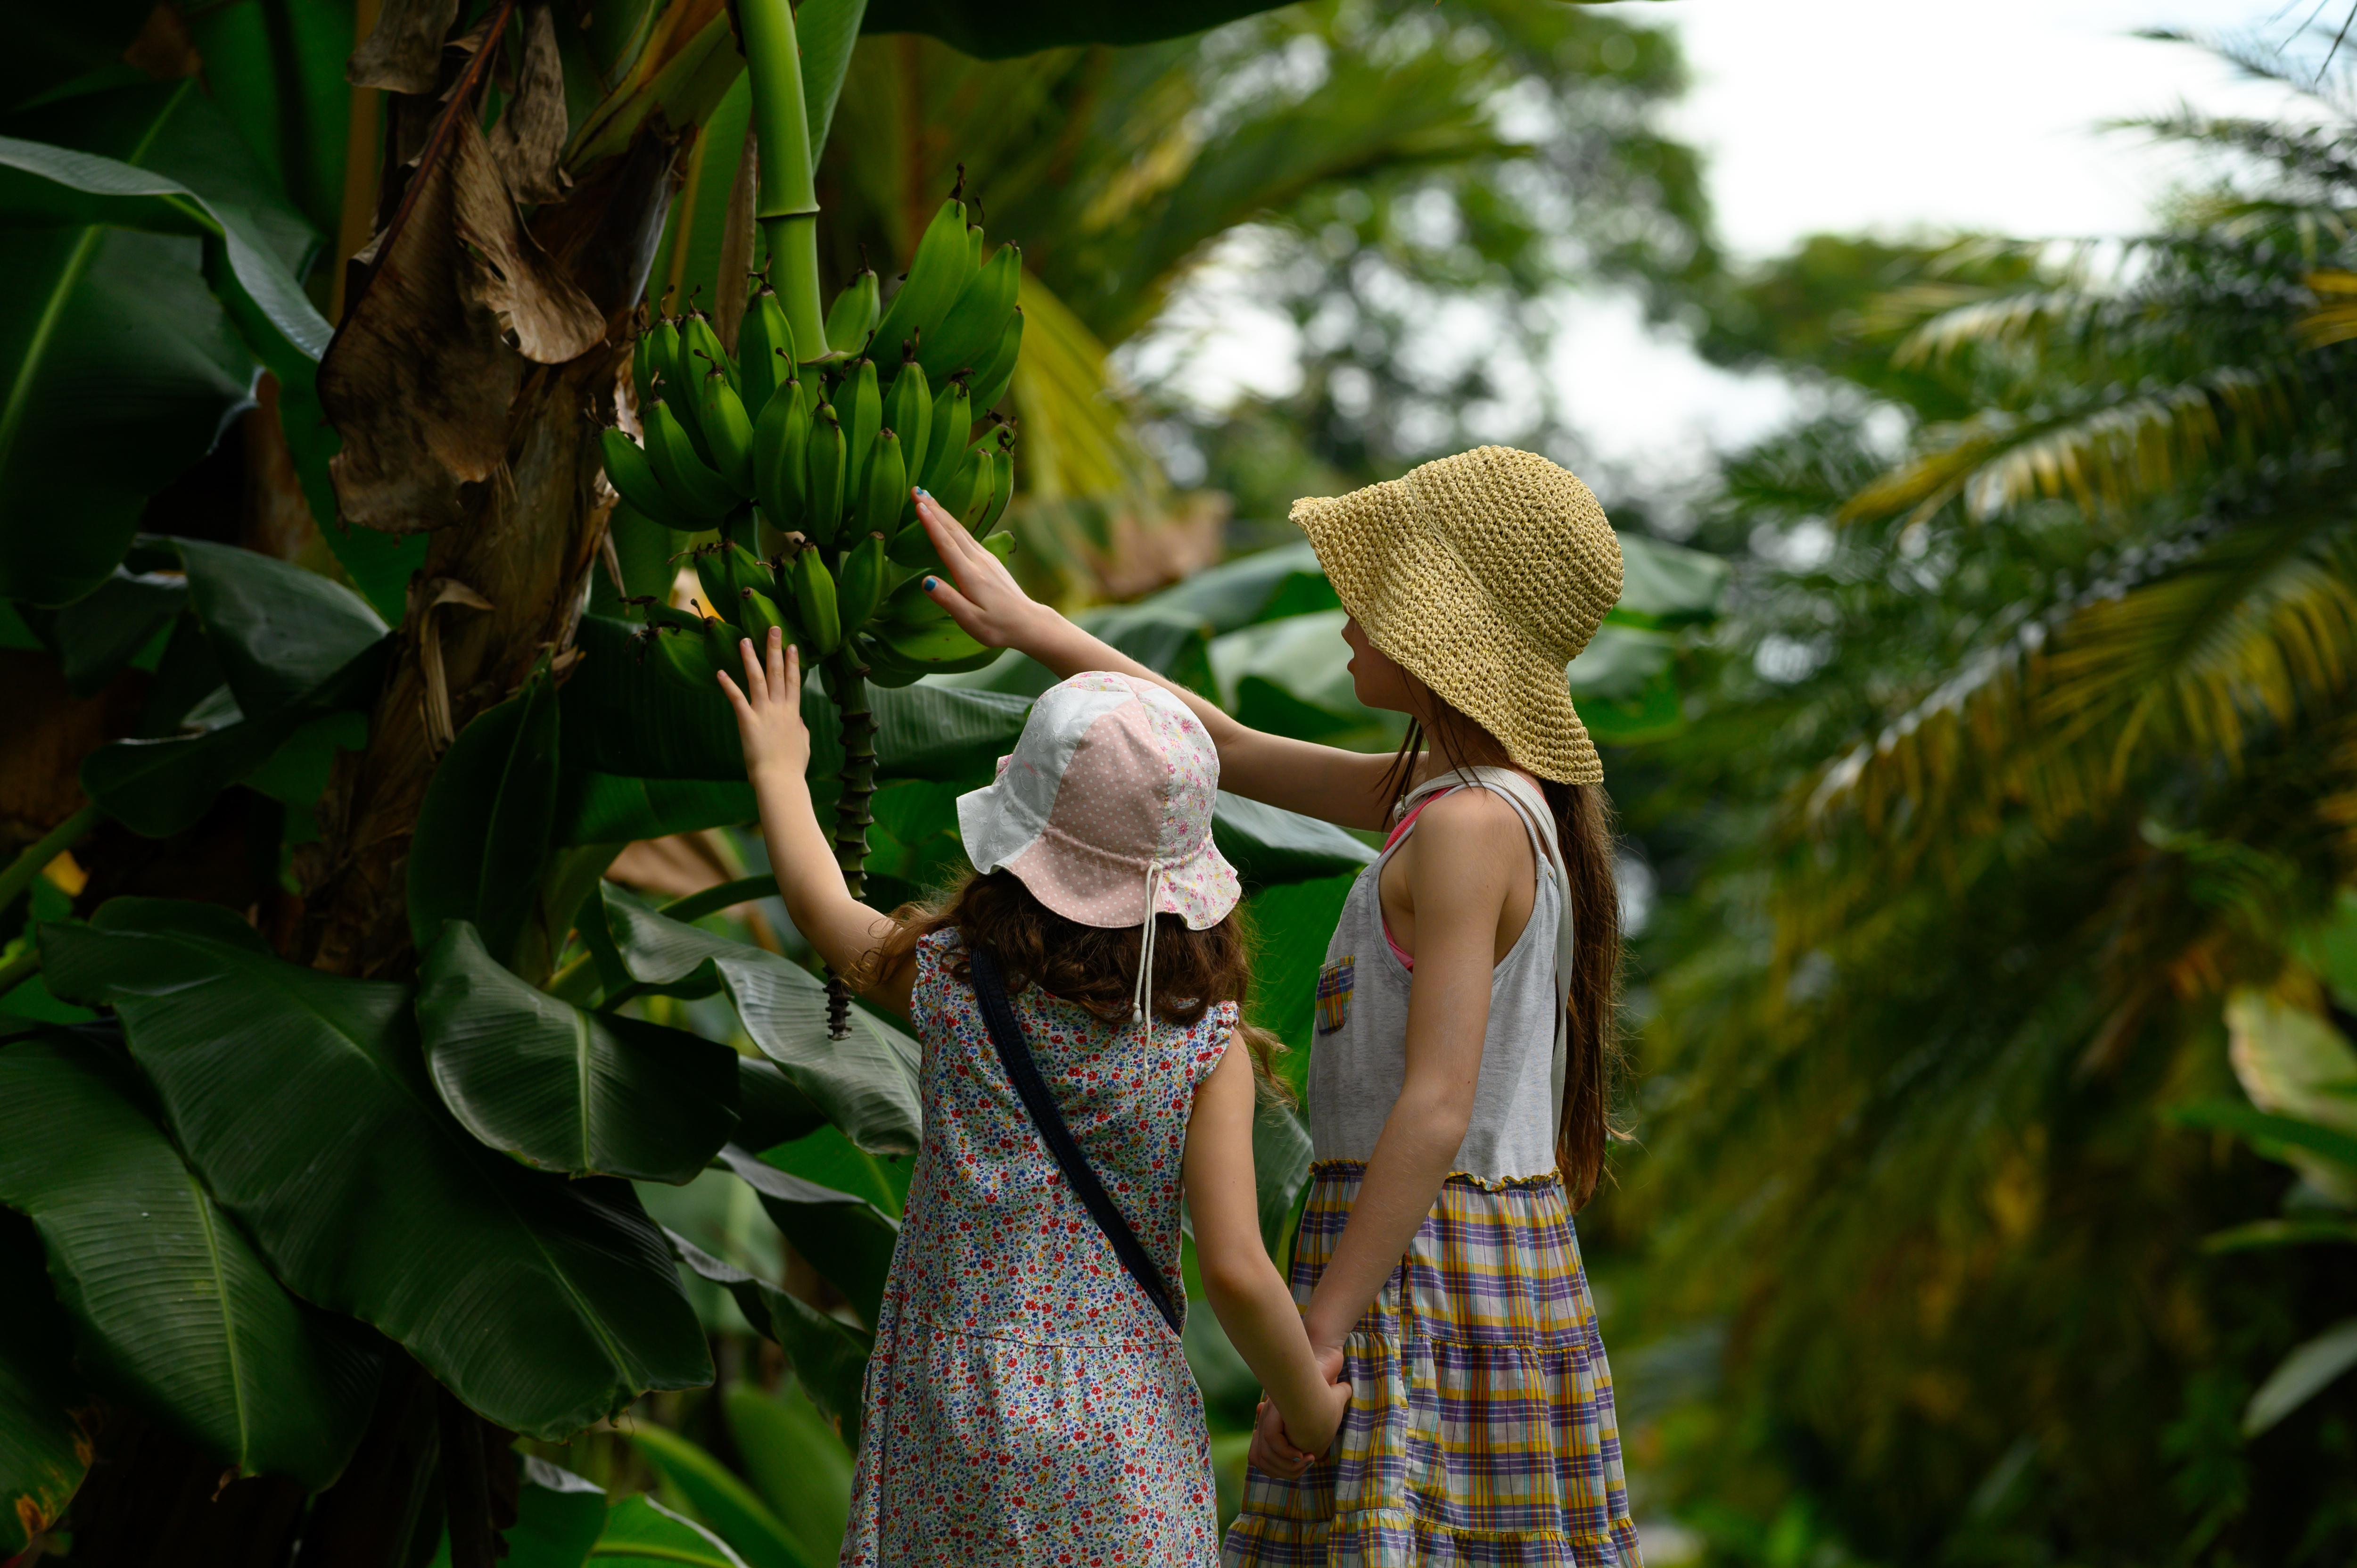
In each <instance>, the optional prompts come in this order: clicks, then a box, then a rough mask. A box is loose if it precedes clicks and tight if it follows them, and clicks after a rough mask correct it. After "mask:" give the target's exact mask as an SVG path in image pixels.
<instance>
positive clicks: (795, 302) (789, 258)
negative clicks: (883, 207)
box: [737, 0, 827, 363]
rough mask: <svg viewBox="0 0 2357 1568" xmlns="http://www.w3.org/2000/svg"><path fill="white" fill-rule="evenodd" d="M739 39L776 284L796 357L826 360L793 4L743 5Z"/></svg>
mask: <svg viewBox="0 0 2357 1568" xmlns="http://www.w3.org/2000/svg"><path fill="white" fill-rule="evenodd" d="M737 27H738V36H739V38H740V39H741V41H742V42H743V44H744V46H745V74H746V78H747V82H748V86H749V87H750V88H751V90H752V95H753V139H754V141H755V142H756V143H758V144H759V147H760V150H761V156H760V158H759V163H758V166H757V168H756V178H757V184H756V187H755V189H754V192H753V216H754V217H755V218H756V219H758V220H759V222H760V225H761V232H762V234H763V236H764V237H766V238H767V239H768V241H769V244H770V287H771V288H773V289H775V290H776V291H777V294H778V303H779V304H780V305H782V306H785V311H786V323H787V325H788V326H790V327H791V328H793V334H794V357H795V358H796V359H797V360H801V361H802V362H804V363H808V362H810V361H812V360H822V359H824V358H825V357H826V352H827V347H826V313H825V311H824V310H823V308H822V307H821V306H820V303H819V290H818V188H817V186H816V184H815V183H814V182H813V178H812V175H811V153H812V148H811V140H810V111H809V108H808V106H807V105H806V104H805V103H804V102H803V99H802V46H801V43H800V41H799V40H798V39H797V38H796V37H795V35H794V12H793V7H792V5H791V4H789V0H738V4H737Z"/></svg>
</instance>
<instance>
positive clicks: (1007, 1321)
mask: <svg viewBox="0 0 2357 1568" xmlns="http://www.w3.org/2000/svg"><path fill="white" fill-rule="evenodd" d="M957 943H958V939H957V938H956V936H955V935H954V933H951V932H936V933H934V934H933V935H931V936H928V937H926V938H924V939H923V940H921V941H920V943H919V944H918V949H917V983H916V991H915V995H914V998H913V1001H912V1004H911V1006H910V1015H911V1017H912V1019H913V1021H914V1022H915V1024H916V1026H917V1034H918V1036H919V1037H920V1039H921V1040H922V1041H923V1042H924V1047H925V1056H924V1067H923V1071H922V1084H921V1087H922V1092H923V1096H924V1114H925V1122H924V1125H925V1133H924V1142H923V1144H922V1146H921V1147H920V1149H919V1151H918V1155H917V1164H916V1169H915V1170H914V1172H913V1173H912V1174H911V1176H910V1180H909V1205H908V1210H907V1215H906V1218H905V1219H904V1221H903V1223H902V1226H901V1230H900V1240H899V1246H898V1247H897V1248H895V1249H894V1251H893V1254H892V1272H891V1275H890V1278H889V1280H888V1283H887V1284H886V1287H885V1293H884V1305H883V1309H882V1312H881V1315H880V1317H879V1320H878V1322H877V1332H876V1351H875V1355H874V1357H873V1358H872V1359H870V1360H869V1362H868V1366H867V1386H866V1421H865V1424H864V1427H863V1429H862V1433H861V1437H860V1444H859V1458H858V1464H857V1466H856V1470H855V1472H854V1476H853V1482H852V1502H851V1522H850V1528H849V1529H848V1530H846V1531H845V1536H844V1546H843V1559H842V1560H843V1562H844V1563H845V1564H858V1565H861V1568H870V1565H873V1568H884V1565H889V1568H912V1565H917V1564H925V1563H942V1564H956V1565H957V1568H968V1565H970V1564H975V1563H1026V1564H1067V1563H1069V1564H1074V1565H1076V1568H1079V1565H1097V1564H1114V1563H1133V1564H1139V1565H1141V1568H1142V1565H1145V1564H1154V1565H1156V1568H1162V1565H1165V1564H1188V1565H1198V1568H1209V1565H1211V1564H1213V1563H1217V1562H1218V1561H1219V1556H1220V1540H1219V1526H1218V1520H1217V1518H1216V1509H1215V1500H1214V1499H1215V1494H1214V1492H1213V1488H1212V1482H1211V1446H1210V1439H1209V1436H1208V1434H1207V1433H1206V1431H1205V1428H1204V1424H1203V1402H1202V1396H1201V1394H1200V1392H1198V1391H1197V1390H1196V1387H1195V1380H1194V1376H1193V1374H1192V1373H1191V1372H1190V1371H1189V1369H1188V1367H1187V1359H1186V1356H1185V1354H1184V1353H1183V1352H1182V1351H1181V1349H1180V1348H1179V1337H1178V1336H1177V1335H1175V1334H1173V1333H1171V1332H1170V1329H1169V1327H1168V1325H1166V1324H1165V1323H1164V1322H1163V1321H1162V1318H1161V1317H1160V1316H1159V1315H1158V1314H1157V1313H1156V1311H1155V1309H1154V1306H1153V1305H1152V1304H1151V1303H1150V1302H1149V1301H1147V1299H1146V1293H1145V1292H1144V1291H1142V1290H1140V1289H1139V1288H1138V1285H1137V1282H1136V1281H1135V1280H1133V1279H1131V1278H1130V1277H1129V1274H1128V1273H1126V1272H1125V1270H1124V1269H1123V1268H1122V1266H1121V1261H1120V1260H1119V1259H1118V1258H1117V1257H1115V1256H1114V1251H1113V1247H1112V1245H1111V1244H1110V1243H1109V1242H1107V1241H1106V1240H1105V1239H1104V1233H1103V1231H1102V1230H1099V1229H1098V1228H1097V1225H1096V1221H1095V1220H1094V1219H1091V1218H1090V1216H1089V1211H1088V1210H1087V1208H1084V1207H1082V1203H1081V1201H1080V1199H1079V1198H1078V1197H1075V1196H1074V1195H1073V1193H1072V1190H1071V1187H1070V1186H1069V1185H1068V1184H1067V1183H1066V1182H1065V1180H1064V1176H1063V1173H1062V1172H1061V1171H1060V1170H1059V1169H1058V1168H1057V1166H1056V1162H1055V1160H1054V1158H1053V1157H1052V1156H1050V1155H1049V1153H1048V1150H1047V1146H1046V1144H1043V1143H1042V1142H1041V1141H1040V1138H1039V1133H1038V1132H1037V1131H1036V1130H1035V1129H1034V1127H1033V1126H1032V1123H1031V1119H1030V1117H1029V1116H1028V1114H1027V1113H1026V1112H1025V1111H1024V1109H1023V1102H1022V1101H1020V1100H1018V1099H1017V1097H1016V1093H1015V1087H1014V1085H1013V1084H1011V1083H1009V1082H1008V1081H1007V1079H1006V1072H1005V1070H1004V1069H1002V1068H1001V1067H1000V1066H999V1062H998V1056H997V1053H996V1050H995V1049H994V1048H993V1047H992V1045H991V1043H990V1036H989V1033H988V1032H987V1031H986V1030H985V1028H984V1026H983V1021H982V1014H981V1011H980V1009H979V1008H978V1007H977V1006H976V1005H975V1004H974V992H973V990H972V988H971V987H969V986H968V985H967V984H966V983H964V982H963V981H961V980H959V979H957V978H956V977H955V976H953V975H952V974H951V973H950V972H949V966H950V964H951V962H952V960H953V959H954V957H955V954H956V952H957ZM1012 1000H1013V1003H1014V1007H1015V1013H1016V1016H1017V1018H1019V1019H1021V1020H1022V1024H1023V1028H1024V1033H1025V1035H1026V1036H1027V1037H1028V1040H1029V1041H1030V1046H1031V1052H1032V1055H1033V1057H1034V1058H1036V1059H1037V1061H1038V1062H1039V1073H1040V1076H1041V1077H1042V1078H1043V1079H1046V1080H1047V1082H1048V1085H1049V1089H1050V1090H1052V1091H1053V1093H1054V1094H1055V1097H1056V1102H1057V1104H1058V1106H1059V1107H1060V1109H1061V1110H1062V1112H1063V1113H1064V1118H1065V1120H1066V1122H1069V1123H1070V1124H1071V1130H1072V1136H1073V1137H1074V1138H1075V1139H1077V1140H1078V1141H1079V1143H1080V1145H1081V1147H1082V1149H1083V1150H1084V1151H1085V1152H1086V1153H1087V1155H1088V1157H1089V1163H1090V1164H1091V1165H1093V1166H1094V1167H1095V1168H1096V1173H1097V1176H1098V1179H1099V1180H1100V1181H1102V1182H1103V1184H1104V1187H1105V1190H1106V1191H1107V1192H1108V1193H1110V1194H1111V1195H1112V1197H1113V1199H1114V1202H1115V1203H1117V1204H1118V1205H1120V1207H1121V1211H1122V1213H1123V1214H1124V1215H1125V1217H1126V1218H1127V1219H1128V1220H1129V1222H1130V1226H1131V1228H1132V1229H1133V1230H1135V1231H1136V1232H1137V1238H1138V1240H1139V1241H1140V1242H1142V1243H1143V1244H1144V1246H1145V1248H1146V1251H1147V1252H1148V1253H1149V1254H1150V1255H1151V1256H1152V1257H1153V1258H1154V1260H1155V1262H1157V1264H1158V1265H1159V1266H1160V1267H1161V1269H1162V1272H1163V1275H1164V1277H1165V1278H1166V1279H1167V1280H1168V1283H1169V1285H1170V1290H1171V1294H1172V1295H1173V1297H1174V1298H1178V1299H1183V1298H1184V1295H1185V1289H1184V1285H1183V1283H1182V1281H1181V1279H1180V1275H1179V1166H1180V1161H1181V1157H1182V1155H1184V1153H1185V1150H1186V1144H1187V1120H1188V1117H1189V1114H1190V1113H1191V1112H1192V1111H1193V1109H1194V1101H1195V1087H1196V1085H1198V1084H1199V1083H1200V1082H1201V1081H1202V1080H1203V1079H1204V1077H1205V1076H1206V1075H1208V1074H1209V1073H1210V1072H1211V1069H1212V1068H1213V1067H1215V1066H1217V1065H1218V1063H1219V1060H1220V1057H1221V1055H1222V1053H1223V1052H1224V1051H1225V1050H1226V1048H1227V1046H1228V1041H1229V1039H1230V1038H1231V1036H1232V1035H1233V1033H1234V1030H1235V1023H1236V1010H1235V1004H1233V1003H1222V1004H1219V1005H1218V1006H1215V1007H1212V1008H1211V1009H1209V1010H1208V1011H1206V1012H1205V1014H1204V1015H1203V1017H1202V1019H1201V1021H1200V1022H1199V1023H1197V1024H1196V1025H1195V1026H1192V1027H1190V1028H1179V1027H1177V1026H1173V1025H1169V1024H1166V1023H1160V1022H1157V1023H1156V1024H1155V1026H1153V1027H1152V1028H1151V1029H1150V1030H1141V1029H1139V1028H1137V1027H1136V1026H1130V1025H1118V1026H1116V1025H1108V1024H1105V1023H1103V1022H1102V1021H1101V1020H1099V1019H1098V1018H1097V1017H1096V1016H1095V1015H1092V1014H1091V1013H1089V1012H1088V1011H1087V1010H1086V1009H1085V1008H1082V1007H1080V1006H1078V1005H1076V1004H1071V1003H1068V1002H1062V1001H1059V1000H1058V999H1056V998H1055V997H1052V996H1049V995H1047V994H1045V993H1043V992H1041V991H1040V989H1039V987H1038V986H1036V985H1035V986H1028V987H1026V988H1025V989H1024V990H1023V991H1022V992H1021V993H1019V994H1017V995H1016V996H1015V997H1014V998H1012Z"/></svg>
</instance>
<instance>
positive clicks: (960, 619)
mask: <svg viewBox="0 0 2357 1568" xmlns="http://www.w3.org/2000/svg"><path fill="white" fill-rule="evenodd" d="M914 493H915V495H916V498H917V520H918V521H920V522H921V523H922V524H923V525H924V529H925V536H926V537H927V538H928V539H931V541H932V542H933V549H934V550H935V551H936V552H938V553H939V554H940V555H941V558H942V564H943V565H945V566H947V567H948V568H949V580H948V581H946V582H944V581H942V579H941V578H939V577H928V578H926V579H925V592H926V593H928V594H929V595H931V596H932V600H933V602H934V603H935V604H937V605H939V606H941V607H942V608H943V609H945V610H947V611H949V613H950V618H951V619H952V620H953V621H955V622H957V623H958V625H959V626H960V627H962V628H964V631H965V634H966V635H967V636H968V637H971V638H973V639H974V640H975V641H976V642H979V643H981V644H982V645H983V646H984V647H985V648H1012V649H1015V650H1017V651H1018V652H1020V651H1025V650H1026V643H1027V641H1028V639H1030V638H1032V637H1033V636H1035V635H1036V634H1037V632H1038V630H1039V628H1040V626H1041V624H1042V619H1043V618H1047V619H1050V620H1052V619H1055V618H1057V617H1056V612H1055V611H1053V610H1051V609H1049V608H1047V607H1044V606H1042V605H1040V604H1039V603H1037V602H1036V601H1034V600H1033V599H1032V597H1031V596H1029V595H1028V594H1026V593H1025V592H1024V591H1023V589H1022V587H1021V586H1020V585H1018V584H1017V582H1016V581H1015V577H1014V575H1013V574H1012V573H1010V572H1008V571H1007V569H1006V564H1004V563H1003V562H1001V561H1000V560H999V559H998V557H997V556H996V555H993V554H992V553H990V552H989V551H987V550H985V549H984V548H983V547H982V546H981V544H979V543H978V542H975V540H974V535H972V534H970V533H968V532H966V531H965V528H964V526H963V524H961V523H960V522H959V521H958V520H957V519H956V518H953V517H952V516H951V515H950V514H949V513H948V512H947V511H944V510H942V504H941V502H939V501H937V500H935V499H933V498H932V497H931V496H929V495H927V494H926V493H925V492H924V491H922V490H918V491H916V492H914Z"/></svg>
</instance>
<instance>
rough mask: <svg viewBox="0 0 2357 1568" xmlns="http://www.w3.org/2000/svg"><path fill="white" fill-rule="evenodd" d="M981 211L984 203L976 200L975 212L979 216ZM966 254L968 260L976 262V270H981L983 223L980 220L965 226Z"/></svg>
mask: <svg viewBox="0 0 2357 1568" xmlns="http://www.w3.org/2000/svg"><path fill="white" fill-rule="evenodd" d="M981 211H982V204H981V203H980V202H976V203H975V204H974V212H975V214H976V216H977V218H979V216H980V214H981ZM965 254H966V260H968V261H969V262H971V263H974V270H975V271H976V272H980V271H981V270H982V224H981V223H980V222H979V221H976V222H973V223H969V224H967V225H966V226H965Z"/></svg>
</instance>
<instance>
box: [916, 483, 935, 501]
mask: <svg viewBox="0 0 2357 1568" xmlns="http://www.w3.org/2000/svg"><path fill="white" fill-rule="evenodd" d="M917 493H918V494H919V495H920V496H922V497H924V498H925V499H927V500H931V499H933V492H932V491H931V490H929V489H925V487H924V486H922V485H919V486H918V487H917Z"/></svg>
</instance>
